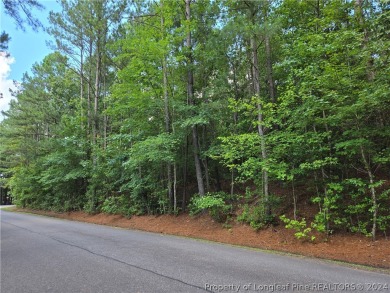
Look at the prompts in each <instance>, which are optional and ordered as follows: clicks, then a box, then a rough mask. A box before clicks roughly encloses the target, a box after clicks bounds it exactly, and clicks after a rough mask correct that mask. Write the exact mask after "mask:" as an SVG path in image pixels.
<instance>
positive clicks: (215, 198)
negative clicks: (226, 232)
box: [189, 192, 233, 223]
mask: <svg viewBox="0 0 390 293" xmlns="http://www.w3.org/2000/svg"><path fill="white" fill-rule="evenodd" d="M229 202H230V195H228V194H226V193H224V192H214V193H207V194H206V195H204V196H199V195H198V196H194V197H193V198H192V199H191V203H190V206H189V209H190V215H192V216H195V215H197V214H199V213H201V212H203V211H208V213H209V214H210V216H211V217H212V218H213V219H214V220H215V221H217V222H219V223H223V222H226V220H227V219H228V217H229V215H230V214H231V213H232V209H233V206H232V204H231V203H229Z"/></svg>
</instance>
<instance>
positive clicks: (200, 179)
mask: <svg viewBox="0 0 390 293" xmlns="http://www.w3.org/2000/svg"><path fill="white" fill-rule="evenodd" d="M186 20H187V21H188V22H190V21H191V0H186ZM186 47H187V49H188V55H189V56H188V70H187V95H188V100H189V103H190V105H194V104H195V102H194V74H193V69H192V65H193V60H192V43H191V32H190V30H188V33H187V39H186ZM192 142H193V148H194V161H195V171H196V180H197V182H198V192H199V194H200V195H201V196H203V195H204V194H205V189H204V183H203V175H202V166H201V162H200V157H199V139H198V130H197V127H196V126H193V127H192Z"/></svg>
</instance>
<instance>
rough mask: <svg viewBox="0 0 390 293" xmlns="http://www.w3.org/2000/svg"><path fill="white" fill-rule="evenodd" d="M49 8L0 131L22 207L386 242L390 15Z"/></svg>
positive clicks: (268, 6)
mask: <svg viewBox="0 0 390 293" xmlns="http://www.w3.org/2000/svg"><path fill="white" fill-rule="evenodd" d="M61 6H62V12H61V13H54V12H51V13H50V26H49V27H46V28H45V29H46V30H47V31H48V32H49V33H50V35H51V36H52V37H53V40H55V41H53V43H52V44H50V45H51V47H52V48H53V53H51V54H49V55H47V56H46V57H45V58H44V59H43V60H42V61H41V62H40V63H36V64H35V65H34V66H33V68H32V70H31V73H29V74H27V73H26V74H25V75H24V77H23V80H22V82H21V84H20V85H19V87H18V90H16V91H14V92H13V96H14V100H12V102H11V104H10V109H9V110H8V111H5V112H3V115H4V117H5V119H4V120H3V121H1V122H0V140H1V144H0V173H2V174H3V175H4V176H3V178H1V182H0V185H1V186H3V187H6V188H8V189H9V190H10V191H11V193H12V196H13V198H14V200H15V202H16V204H17V205H18V206H20V207H27V208H33V209H42V210H54V211H61V212H65V211H73V210H84V211H86V212H89V213H99V212H104V213H109V214H120V215H124V216H127V217H131V216H132V215H143V214H168V213H170V214H178V213H183V212H189V213H190V214H193V215H195V214H198V213H202V212H208V213H210V215H211V216H212V217H213V218H214V219H215V220H216V221H218V222H221V223H224V222H227V221H231V220H232V219H235V220H237V221H240V222H243V223H247V224H249V225H250V226H252V227H253V228H254V229H261V228H263V227H266V226H268V225H272V224H276V223H282V224H285V225H286V226H287V227H291V228H293V229H295V230H296V231H297V233H296V236H297V238H306V237H310V233H309V232H310V231H312V230H313V231H317V232H319V233H324V234H327V235H329V234H331V233H338V232H343V233H357V234H363V235H366V236H368V237H371V238H372V239H375V238H376V237H378V235H384V236H386V235H387V234H389V232H390V64H389V63H390V60H389V58H390V2H389V1H388V0H385V1H379V0H307V1H305V0H262V1H249V0H248V1H246V0H241V1H234V0H208V1H207V0H159V1H158V0H155V1H150V0H133V1H130V0H102V1H83V0H61ZM305 208H310V209H311V210H313V211H314V213H313V215H312V217H310V218H305V217H304V216H303V215H304V210H303V209H305Z"/></svg>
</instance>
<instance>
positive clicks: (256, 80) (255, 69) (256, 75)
mask: <svg viewBox="0 0 390 293" xmlns="http://www.w3.org/2000/svg"><path fill="white" fill-rule="evenodd" d="M250 44H251V53H252V76H253V87H254V91H255V95H256V97H257V98H258V99H259V98H260V70H259V60H258V56H257V48H258V44H257V41H256V37H255V36H252V37H251V40H250ZM257 110H258V114H257V122H258V124H257V130H258V134H259V136H260V139H261V158H262V160H263V161H266V160H267V150H266V145H265V135H264V126H263V114H262V106H261V103H260V102H259V103H258V104H257ZM262 177H263V193H264V201H265V209H266V214H267V215H271V206H270V203H269V187H268V186H269V182H268V171H267V170H265V168H263V170H262Z"/></svg>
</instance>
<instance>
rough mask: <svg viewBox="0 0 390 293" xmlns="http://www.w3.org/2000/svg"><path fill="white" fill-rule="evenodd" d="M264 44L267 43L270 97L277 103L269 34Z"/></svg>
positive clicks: (266, 54)
mask: <svg viewBox="0 0 390 293" xmlns="http://www.w3.org/2000/svg"><path fill="white" fill-rule="evenodd" d="M264 43H265V56H266V63H267V82H268V90H269V96H270V98H271V101H272V102H273V103H275V102H276V94H275V82H274V77H273V69H272V53H271V44H270V38H269V36H268V34H266V36H265V39H264Z"/></svg>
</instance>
